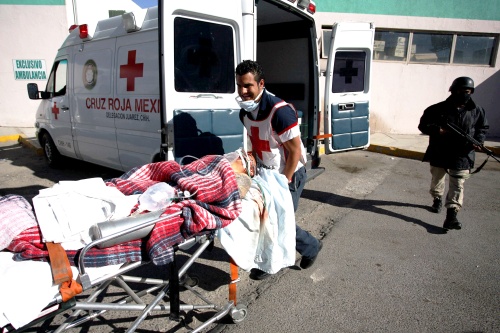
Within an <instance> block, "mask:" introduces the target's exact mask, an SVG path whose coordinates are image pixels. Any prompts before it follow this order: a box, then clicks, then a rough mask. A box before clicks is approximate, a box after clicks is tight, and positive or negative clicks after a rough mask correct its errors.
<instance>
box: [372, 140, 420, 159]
mask: <svg viewBox="0 0 500 333" xmlns="http://www.w3.org/2000/svg"><path fill="white" fill-rule="evenodd" d="M366 150H368V151H371V152H374V153H379V154H385V155H390V156H396V157H402V158H409V159H413V160H419V161H421V160H422V159H423V158H424V153H423V152H419V151H414V150H407V149H401V148H397V147H386V146H380V145H374V144H370V146H368V148H367V149H366Z"/></svg>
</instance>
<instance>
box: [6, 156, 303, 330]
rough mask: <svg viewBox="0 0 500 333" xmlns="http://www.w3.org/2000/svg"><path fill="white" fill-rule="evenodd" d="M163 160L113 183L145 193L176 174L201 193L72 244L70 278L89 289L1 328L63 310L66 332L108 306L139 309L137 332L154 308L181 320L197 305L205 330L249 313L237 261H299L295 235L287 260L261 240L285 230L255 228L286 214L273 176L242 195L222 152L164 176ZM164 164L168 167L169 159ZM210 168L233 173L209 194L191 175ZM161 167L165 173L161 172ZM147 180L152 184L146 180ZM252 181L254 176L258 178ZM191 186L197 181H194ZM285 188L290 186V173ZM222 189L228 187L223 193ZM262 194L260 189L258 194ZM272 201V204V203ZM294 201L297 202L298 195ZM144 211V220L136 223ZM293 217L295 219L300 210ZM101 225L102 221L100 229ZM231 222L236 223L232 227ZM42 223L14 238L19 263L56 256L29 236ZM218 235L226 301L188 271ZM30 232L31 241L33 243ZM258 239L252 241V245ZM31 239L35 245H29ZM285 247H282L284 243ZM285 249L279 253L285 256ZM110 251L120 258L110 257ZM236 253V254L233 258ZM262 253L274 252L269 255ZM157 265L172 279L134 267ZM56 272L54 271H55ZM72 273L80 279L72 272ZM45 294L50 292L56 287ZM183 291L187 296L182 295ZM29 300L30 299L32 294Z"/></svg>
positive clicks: (12, 327) (281, 264) (50, 301)
mask: <svg viewBox="0 0 500 333" xmlns="http://www.w3.org/2000/svg"><path fill="white" fill-rule="evenodd" d="M162 163H163V162H162ZM165 163H168V162H165ZM160 164H161V163H160ZM160 164H155V166H154V168H155V170H154V172H152V171H151V170H147V172H145V171H144V169H140V170H133V171H131V172H129V173H127V174H125V175H124V176H122V177H120V178H119V179H114V180H113V181H112V182H111V183H110V184H108V185H110V186H117V187H119V188H120V190H121V191H123V192H124V193H127V194H132V193H137V192H138V191H139V192H141V191H142V192H144V190H145V188H147V187H148V186H150V185H151V184H152V183H155V182H158V181H171V180H175V182H176V183H177V184H182V187H183V190H189V191H191V193H197V194H198V196H197V197H198V198H199V199H201V200H193V199H189V200H182V201H179V202H177V203H175V204H174V205H170V206H169V207H168V208H166V209H165V210H164V211H162V212H161V213H158V212H152V213H148V214H142V215H136V216H130V217H127V218H124V219H122V220H121V221H122V222H123V223H122V225H125V226H126V227H123V228H121V229H120V228H118V229H116V228H115V229H114V231H113V232H107V233H106V232H101V233H99V232H97V231H96V230H93V231H91V232H90V233H91V234H92V241H91V242H90V243H88V244H87V245H85V246H84V247H83V248H82V249H80V250H78V251H65V253H66V255H67V260H68V262H71V273H70V275H72V276H71V277H70V280H69V283H70V284H71V281H73V280H74V281H75V285H78V286H81V289H82V290H81V291H82V293H81V294H78V295H74V296H72V295H70V296H69V297H68V296H67V295H66V296H65V295H64V293H63V292H62V291H61V290H62V289H61V290H60V294H57V295H56V296H55V297H51V298H50V299H48V298H47V300H46V303H44V304H47V305H46V306H44V307H43V308H41V311H40V312H39V313H38V315H37V316H35V317H34V318H30V322H29V323H27V324H23V325H12V323H11V322H10V323H7V324H5V323H2V322H1V321H0V324H2V325H0V328H2V330H3V331H4V332H11V331H15V332H22V331H25V330H29V329H30V328H32V327H33V326H36V325H39V323H40V322H43V321H45V320H47V319H48V318H53V317H54V316H56V315H58V314H64V317H63V318H64V321H63V322H60V324H58V327H57V329H56V330H55V332H63V331H65V330H68V329H70V328H73V327H76V326H80V325H82V324H84V323H86V322H89V321H91V320H93V319H96V318H99V317H100V316H102V315H104V314H106V313H107V312H113V313H114V312H126V313H130V312H132V313H134V318H135V319H134V320H133V322H132V323H131V324H130V325H128V326H127V327H128V330H127V332H134V331H136V330H137V329H138V328H139V326H140V325H141V323H143V322H144V321H145V320H146V319H147V318H148V316H151V315H152V313H154V314H158V313H161V314H163V315H165V317H167V315H168V319H170V320H171V321H173V322H178V321H179V320H181V318H182V315H183V314H186V313H188V312H190V311H196V312H201V311H206V312H207V314H208V315H209V316H210V317H208V319H206V320H205V321H204V322H202V323H201V324H200V325H199V326H197V327H195V328H192V332H200V331H202V330H204V329H206V328H207V327H209V326H210V325H212V324H213V323H214V322H216V321H218V320H220V319H222V318H224V317H228V316H229V317H230V318H231V319H232V320H233V322H235V323H238V322H241V321H242V320H244V319H245V317H246V315H247V309H246V307H245V305H243V304H238V303H237V299H236V283H237V282H238V281H239V278H238V269H239V268H238V266H239V267H240V268H243V269H244V270H247V271H248V270H250V269H251V268H253V267H259V268H262V269H264V270H267V271H269V272H271V273H274V272H277V271H278V270H279V269H281V268H282V267H286V266H290V265H292V264H293V263H294V261H295V254H294V248H295V244H294V242H290V241H289V242H288V244H287V245H286V246H285V247H286V251H285V250H283V253H285V252H286V256H287V259H286V260H282V261H281V262H280V261H279V260H278V261H277V260H275V257H274V258H272V256H271V255H270V254H269V252H268V248H269V247H268V246H267V245H269V244H263V242H262V241H261V240H262V239H263V238H266V239H269V237H268V235H269V234H273V233H274V234H275V235H278V234H279V233H278V230H277V229H276V230H269V229H268V230H267V231H265V230H264V232H263V233H262V232H261V231H257V233H255V229H259V228H260V227H262V225H263V216H264V215H265V216H266V218H271V219H274V220H277V215H278V214H280V212H279V211H276V210H275V209H274V208H273V207H274V206H276V202H273V200H272V199H271V196H270V193H271V189H270V188H268V187H267V185H266V182H261V183H260V184H259V185H255V184H253V185H252V188H250V189H247V191H248V193H247V194H246V195H245V197H244V198H243V200H242V199H241V198H240V196H239V195H235V193H241V191H240V189H239V188H238V183H237V182H236V177H235V175H234V174H233V175H232V176H231V172H227V163H226V162H224V160H223V159H221V158H219V157H215V156H209V157H207V158H202V159H200V160H199V163H191V164H190V165H189V166H190V168H187V169H184V170H181V172H179V170H177V169H175V170H173V171H172V172H169V173H168V177H167V178H168V179H165V174H164V173H162V172H158V168H159V167H160ZM161 166H162V167H163V165H161ZM171 167H172V165H168V168H171ZM207 172H209V173H210V174H213V173H215V174H219V175H229V176H228V177H226V176H223V177H221V180H220V181H222V182H223V184H222V183H220V182H219V183H218V184H215V185H214V184H212V182H213V181H214V180H213V179H210V182H209V184H208V185H207V186H209V187H210V186H215V188H216V189H217V191H215V192H216V194H214V193H212V195H210V194H207V193H206V192H209V189H208V188H203V186H204V185H203V184H202V183H203V181H201V180H200V179H199V178H197V179H195V180H194V181H193V180H191V181H190V180H189V179H190V177H191V176H193V175H195V174H203V175H206V174H207ZM158 174H161V177H159V176H158ZM155 177H156V178H155ZM176 177H177V178H176ZM257 178H258V176H256V177H255V179H257ZM150 181H151V182H150ZM268 181H269V182H272V181H273V180H271V179H268ZM183 182H184V183H183ZM215 182H217V180H215ZM278 182H279V177H278ZM145 183H147V184H146V185H145ZM252 183H254V180H253V181H252ZM191 185H192V186H194V187H196V186H197V187H198V188H193V187H192V186H191ZM282 188H284V189H286V179H285V180H284V185H283V186H282ZM205 190H206V191H205ZM264 192H265V195H264ZM285 192H286V191H285ZM221 193H225V194H224V195H222V196H221ZM256 193H258V194H257V195H256ZM286 193H288V192H286ZM266 196H267V199H266V198H265V197H266ZM256 197H260V198H261V201H260V202H259V200H256ZM203 198H205V199H203ZM266 201H267V203H265V202H266ZM289 203H290V204H291V198H290V202H289ZM207 212H209V214H207ZM264 212H265V214H264ZM292 212H293V210H292ZM138 216H139V220H140V221H139V223H138V222H137V218H138ZM291 218H293V215H292V216H291ZM134 219H135V220H136V221H135V222H134V223H129V222H130V221H131V220H134ZM118 221H120V220H118ZM166 222H168V223H166ZM292 222H293V221H292ZM99 224H100V223H98V224H96V225H95V226H94V229H95V228H97V226H99ZM268 224H269V225H272V226H273V228H278V223H265V225H268ZM172 225H176V226H177V228H179V230H176V231H174V232H171V231H168V232H166V231H165V230H170V229H169V227H171V226H172ZM288 225H291V226H292V227H293V231H294V223H288ZM103 226H104V225H102V226H101V227H103ZM179 226H180V227H179ZM242 226H244V227H242ZM245 226H248V227H245ZM259 226H260V227H259ZM151 227H153V229H151ZM231 227H234V228H233V229H231ZM37 228H38V227H32V228H28V229H27V230H26V231H25V232H24V233H21V234H20V235H19V236H17V237H16V241H13V242H11V243H10V245H9V247H10V248H9V250H15V249H16V248H23V249H24V251H21V252H16V251H13V252H14V253H15V254H14V258H16V257H17V259H23V260H24V262H23V261H21V262H17V263H16V264H23V263H27V262H28V261H29V260H26V259H30V256H33V257H36V258H37V259H40V257H43V256H45V257H47V256H48V257H50V253H49V254H47V253H46V252H48V251H45V248H43V249H42V246H41V244H38V245H37V242H39V243H42V242H41V239H36V241H35V240H33V238H32V237H31V236H30V235H31V234H30V232H33V230H37ZM148 228H149V229H148ZM245 228H246V229H247V230H252V233H253V234H252V235H253V236H249V235H250V234H248V235H247V234H244V231H242V230H244V229H245ZM280 228H281V227H280ZM145 229H147V230H151V231H148V233H147V237H146V239H139V240H137V239H134V238H135V235H137V233H138V232H140V231H141V230H145ZM261 229H265V228H261ZM105 230H106V229H105V228H101V231H105ZM222 231H223V232H222ZM290 231H291V229H290V228H289V229H287V234H288V237H285V238H287V239H289V240H292V239H293V241H294V238H295V237H294V236H295V235H294V234H293V233H291V232H290ZM35 233H36V232H35ZM235 233H237V234H238V235H237V237H236V238H234V237H235V236H236V235H235ZM131 235H134V236H131ZM216 236H219V237H220V239H221V242H222V243H223V244H226V245H225V246H224V248H225V249H226V250H227V253H228V255H229V258H230V260H229V268H230V269H229V274H228V275H229V276H228V278H227V279H225V281H224V282H225V283H227V284H228V297H227V299H226V301H224V303H222V304H219V303H217V302H214V301H212V300H210V298H211V297H210V296H209V295H206V292H205V291H204V290H200V289H198V288H197V284H198V278H196V277H195V274H194V275H193V274H191V272H190V273H189V274H188V270H189V269H190V268H192V266H193V264H194V263H195V262H196V261H197V260H198V259H199V258H200V256H202V254H203V253H204V252H205V251H206V250H209V249H211V248H213V246H214V240H215V238H216ZM23 237H25V238H27V239H28V240H29V241H28V242H26V241H25V240H26V239H23ZM238 237H240V238H238ZM280 237H281V238H283V235H282V234H281V236H280ZM35 238H36V237H35ZM242 239H244V240H245V241H246V243H245V250H248V249H249V248H252V247H253V246H254V245H255V247H256V249H253V250H251V251H247V252H249V253H251V254H250V255H248V254H247V253H241V251H240V250H239V249H238V245H239V244H241V240H242ZM248 239H253V241H250V242H248ZM252 242H253V243H254V244H253V245H252V244H250V243H252ZM27 243H29V245H26V244H27ZM20 244H24V245H23V246H25V245H26V247H27V248H28V249H29V250H26V248H24V247H23V246H20ZM248 244H250V245H248ZM247 245H248V246H247ZM285 247H283V248H284V249H285ZM270 248H275V249H278V248H279V246H271V247H270ZM292 252H293V255H292V254H291V253H292ZM144 253H146V254H144ZM180 253H182V255H183V257H184V256H185V255H186V253H187V255H188V257H187V258H188V259H186V260H185V262H184V263H183V264H180V261H179V254H180ZM283 253H282V252H278V253H277V256H283ZM2 254H5V253H4V251H2V252H0V255H2ZM117 254H118V255H117ZM116 257H118V259H117V258H116ZM249 257H251V260H249V259H248V258H249ZM109 258H113V259H112V260H109ZM233 258H235V259H236V260H233ZM254 258H260V259H256V261H258V263H257V264H255V263H254V262H253V259H254ZM262 258H267V260H266V259H262ZM0 260H1V256H0ZM103 260H104V262H105V263H106V265H103V266H104V267H105V268H106V269H105V273H103V274H101V273H98V272H97V271H99V270H101V269H102V268H104V267H99V266H100V265H99V263H102V262H103ZM269 262H273V264H276V263H277V262H278V265H279V266H273V267H270V266H268V265H269ZM32 264H34V262H33V263H32ZM37 264H39V265H44V267H45V268H43V270H44V271H45V272H47V270H48V271H49V273H46V274H45V275H47V274H49V276H50V271H51V269H52V273H54V270H53V267H51V266H50V265H49V263H48V262H47V261H43V262H40V261H38V262H37ZM151 264H153V265H156V266H158V267H161V268H162V270H163V273H164V275H165V278H158V277H144V276H142V274H139V275H135V274H132V273H136V272H138V271H139V272H140V271H141V268H142V267H144V266H146V265H151ZM0 265H1V261H0ZM40 267H41V266H40ZM37 275H38V276H40V277H41V276H42V270H40V271H37ZM54 276H55V275H54V274H52V276H51V277H54ZM73 276H74V277H75V279H73ZM110 286H113V292H112V294H113V295H112V297H111V298H108V297H107V295H106V293H107V292H108V291H109V289H110ZM58 287H59V286H58V285H54V286H51V288H52V289H51V291H52V292H53V294H52V295H54V294H55V293H54V288H56V290H57V288H58ZM117 288H119V290H120V292H117V291H116V290H117ZM181 290H182V293H181ZM186 293H188V294H189V295H190V296H189V297H188V301H184V295H185V294H186ZM45 294H49V295H50V293H45ZM117 295H118V296H117ZM181 296H182V298H183V299H181ZM46 297H47V296H46ZM33 298H36V299H37V300H38V301H43V297H37V296H36V295H35V296H34V297H33ZM108 299H111V301H108ZM27 302H29V297H28V298H27ZM4 319H5V318H4ZM8 319H9V318H7V320H8ZM2 326H3V327H2Z"/></svg>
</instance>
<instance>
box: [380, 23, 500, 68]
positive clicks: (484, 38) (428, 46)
mask: <svg viewBox="0 0 500 333" xmlns="http://www.w3.org/2000/svg"><path fill="white" fill-rule="evenodd" d="M410 41H411V45H410V44H409V43H410ZM497 44H498V36H496V35H489V36H488V35H472V34H469V35H465V34H458V33H451V32H450V33H437V32H421V31H419V32H411V31H397V30H384V29H376V31H375V40H374V44H373V51H374V52H373V60H381V61H402V62H409V63H435V64H459V65H460V64H464V65H482V66H494V63H493V61H494V54H495V51H496V48H497Z"/></svg>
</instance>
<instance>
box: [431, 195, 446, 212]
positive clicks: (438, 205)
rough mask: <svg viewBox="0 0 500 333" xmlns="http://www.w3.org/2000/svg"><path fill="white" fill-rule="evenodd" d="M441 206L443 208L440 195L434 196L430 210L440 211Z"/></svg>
mask: <svg viewBox="0 0 500 333" xmlns="http://www.w3.org/2000/svg"><path fill="white" fill-rule="evenodd" d="M442 208H443V200H441V197H435V198H434V202H433V203H432V207H431V210H432V211H433V212H434V213H440V212H441V209H442Z"/></svg>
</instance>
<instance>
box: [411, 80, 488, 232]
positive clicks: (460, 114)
mask: <svg viewBox="0 0 500 333" xmlns="http://www.w3.org/2000/svg"><path fill="white" fill-rule="evenodd" d="M449 91H450V92H451V95H450V96H449V97H448V98H447V99H446V100H445V101H442V102H440V103H437V104H434V105H431V106H429V107H428V108H427V109H426V110H425V111H424V114H423V115H422V117H421V118H420V124H419V125H418V129H419V130H420V131H421V132H422V133H424V134H427V135H429V146H428V147H427V150H426V152H425V155H424V161H426V162H429V163H430V171H431V175H432V179H431V186H430V191H429V192H430V194H431V195H432V197H433V198H434V202H433V205H432V211H434V212H435V213H439V212H440V211H441V208H442V205H443V204H442V196H443V194H444V189H445V177H446V174H447V173H448V175H449V181H448V183H449V186H448V187H449V188H448V193H447V195H446V201H445V207H446V208H447V210H446V219H445V220H444V224H443V229H445V230H449V229H456V230H459V229H461V228H462V225H461V223H460V222H459V221H458V219H457V212H458V211H459V210H460V208H462V204H463V196H464V182H465V180H466V179H467V178H468V177H469V174H470V170H471V169H472V168H473V167H474V158H475V155H474V148H475V147H474V145H473V144H472V143H470V142H469V141H468V140H466V139H464V138H462V137H461V136H459V135H457V134H456V133H454V132H453V131H452V130H451V129H449V128H447V124H453V125H455V126H457V127H458V128H460V129H461V130H462V131H463V132H464V133H467V134H468V135H470V136H471V137H473V138H474V139H476V140H477V141H478V142H480V143H483V142H484V139H485V137H486V133H487V131H488V128H489V126H488V121H487V120H486V116H485V112H484V109H483V108H482V107H480V106H479V105H477V104H476V103H474V101H473V100H472V98H471V95H472V94H473V93H474V81H473V80H472V79H471V78H470V77H459V78H456V79H455V80H454V81H453V83H452V84H451V86H450V89H449Z"/></svg>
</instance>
